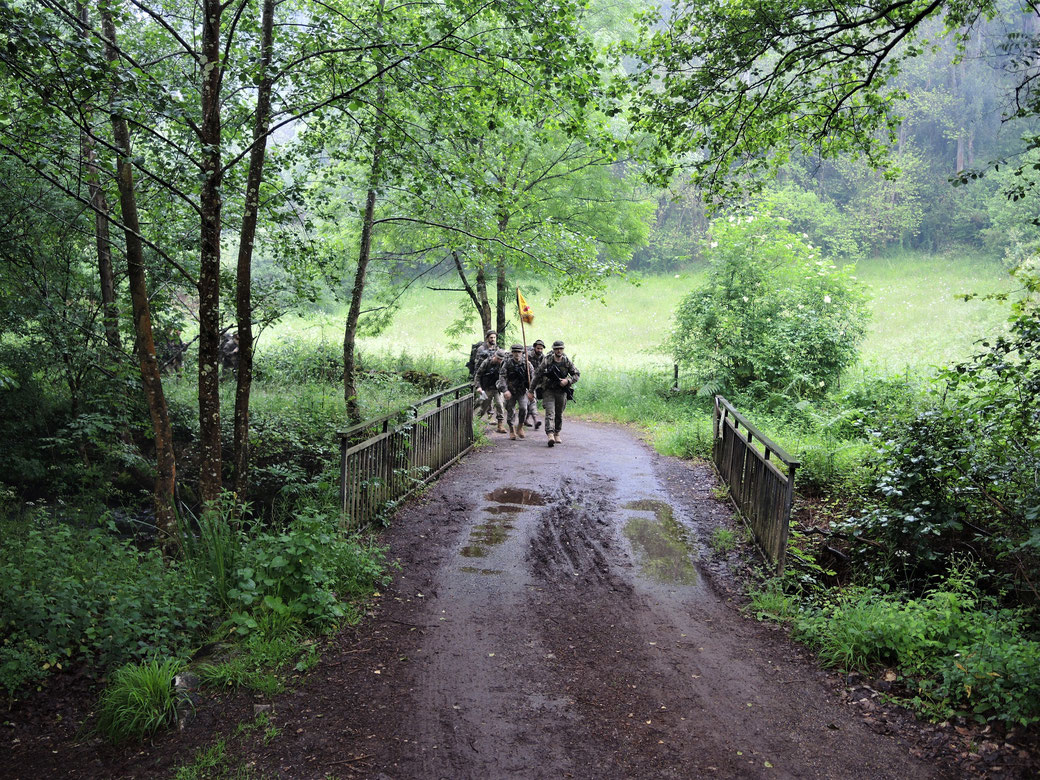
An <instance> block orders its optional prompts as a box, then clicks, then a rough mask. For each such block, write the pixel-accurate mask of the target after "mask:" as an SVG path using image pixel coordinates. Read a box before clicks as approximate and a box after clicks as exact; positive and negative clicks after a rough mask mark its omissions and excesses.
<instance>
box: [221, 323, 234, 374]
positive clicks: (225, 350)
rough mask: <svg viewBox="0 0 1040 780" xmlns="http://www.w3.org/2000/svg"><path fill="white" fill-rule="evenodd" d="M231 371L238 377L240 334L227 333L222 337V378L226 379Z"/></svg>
mask: <svg viewBox="0 0 1040 780" xmlns="http://www.w3.org/2000/svg"><path fill="white" fill-rule="evenodd" d="M229 371H230V372H231V375H232V376H235V377H237V376H238V334H237V333H234V334H232V333H228V332H227V331H225V332H224V333H222V334H221V336H220V378H221V379H226V378H227V374H228V372H229Z"/></svg>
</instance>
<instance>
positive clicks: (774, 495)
mask: <svg viewBox="0 0 1040 780" xmlns="http://www.w3.org/2000/svg"><path fill="white" fill-rule="evenodd" d="M741 426H743V427H744V429H745V430H746V432H747V433H746V434H741V432H740V427H741ZM713 427H714V432H715V437H714V443H713V445H712V460H714V461H715V467H716V468H717V469H718V470H719V474H720V475H721V476H722V479H723V480H724V481H725V482H726V484H727V485H729V491H730V495H731V496H732V497H733V501H734V503H735V504H736V506H737V509H738V510H739V511H740V514H741V515H743V516H744V518H745V519H746V520H747V521H748V523H749V524H750V525H751V531H752V533H753V534H754V535H755V541H756V542H757V543H758V545H759V547H761V548H762V552H764V553H765V554H766V557H767V558H769V560H770V561H771V562H772V563H773V564H774V565H775V566H776V572H777V574H781V573H783V570H784V559H785V557H786V553H787V532H788V529H789V527H790V523H791V501H792V499H793V498H794V473H795V471H796V470H797V468H798V465H799V462H798V461H796V460H794V459H793V458H792V457H791V456H790V455H788V454H787V453H786V452H784V451H783V450H782V449H781V448H780V447H778V446H777V445H776V444H774V443H773V442H772V441H770V439H769V438H768V437H767V436H765V435H763V434H762V433H761V432H760V431H759V430H758V429H757V428H755V426H753V425H752V424H751V423H750V422H749V421H748V420H747V418H745V417H744V416H743V415H742V414H741V413H740V412H738V411H737V410H736V409H735V408H734V407H733V404H731V403H730V402H729V401H727V400H726V399H725V398H723V397H722V396H720V395H717V396H715V414H714V420H713ZM755 441H757V442H758V443H759V444H760V445H761V446H762V449H763V451H759V449H758V447H756V446H755ZM771 455H776V458H777V460H779V461H780V462H781V463H782V464H783V466H784V469H783V470H781V469H780V468H778V467H777V466H776V465H775V464H774V463H773V462H772V461H771V460H770V456H771Z"/></svg>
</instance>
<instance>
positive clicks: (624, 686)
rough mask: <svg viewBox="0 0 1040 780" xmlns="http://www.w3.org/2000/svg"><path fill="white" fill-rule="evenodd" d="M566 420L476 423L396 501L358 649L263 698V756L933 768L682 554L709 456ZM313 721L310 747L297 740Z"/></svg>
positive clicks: (724, 511)
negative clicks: (487, 442) (275, 713)
mask: <svg viewBox="0 0 1040 780" xmlns="http://www.w3.org/2000/svg"><path fill="white" fill-rule="evenodd" d="M565 436H566V439H565V442H566V443H565V444H563V445H561V446H557V447H555V448H553V449H551V450H550V449H548V448H546V447H544V444H541V442H540V441H539V440H538V437H532V438H533V439H534V441H531V440H528V441H508V440H505V439H504V438H495V439H494V440H493V443H492V446H490V447H487V448H483V449H481V450H478V451H477V452H475V453H473V454H472V455H471V456H469V457H468V458H466V459H465V461H463V462H462V463H461V464H460V465H459V466H456V467H454V468H453V469H451V470H450V471H449V472H448V473H447V474H446V475H445V476H444V477H443V478H442V479H441V480H440V481H439V482H438V483H437V484H436V485H435V486H434V487H432V488H431V489H430V491H429V492H428V493H427V495H426V496H425V497H424V498H423V499H422V501H421V502H415V503H412V504H409V505H408V506H406V507H405V508H404V509H403V510H402V511H401V512H400V513H399V514H398V516H397V517H396V518H395V520H394V522H393V525H392V526H391V528H390V529H389V531H388V534H387V539H388V540H389V542H390V544H391V551H392V554H393V556H394V557H396V558H398V559H399V560H400V561H401V562H402V569H401V571H400V572H399V574H398V576H397V577H396V578H395V582H394V584H393V587H392V588H391V589H389V590H388V592H387V593H386V594H384V595H383V596H382V598H381V599H380V604H379V606H378V607H377V608H376V609H375V610H374V614H373V617H372V618H371V623H370V624H368V627H367V628H366V627H365V626H362V628H361V629H359V640H358V643H359V645H360V646H361V648H362V649H363V652H361V653H360V655H358V656H350V655H346V654H345V655H344V659H345V660H344V666H343V667H342V668H337V669H334V670H331V671H328V672H325V673H323V674H322V673H319V674H316V675H315V676H314V678H313V679H312V682H310V683H309V684H308V689H307V690H304V691H301V692H300V693H298V694H297V695H296V696H295V698H290V699H289V700H288V701H287V702H286V703H285V704H284V705H282V710H281V712H280V715H279V723H280V724H282V723H284V725H285V728H286V731H287V733H288V734H290V735H292V734H296V733H298V730H299V732H302V733H300V736H299V738H296V737H291V736H290V737H289V738H287V739H286V743H285V745H284V746H283V749H282V750H281V751H280V755H279V759H280V761H281V763H280V764H279V765H277V766H275V767H273V768H274V769H275V771H274V772H273V774H275V775H276V776H284V777H293V778H296V777H324V776H325V775H326V774H329V773H331V774H334V775H338V774H341V769H342V767H343V766H344V763H345V762H347V763H346V766H348V767H349V772H350V773H349V774H348V776H349V777H371V778H381V779H385V778H401V779H402V780H405V779H406V778H424V779H425V778H453V780H454V779H455V778H495V779H497V778H562V777H569V778H580V779H584V780H592V779H593V778H699V777H731V778H757V777H761V778H780V777H783V778H787V777H798V778H802V777H804V778H872V779H873V778H904V777H911V776H912V777H915V778H918V777H921V778H925V777H932V776H935V771H934V769H933V768H932V767H929V766H928V765H926V764H924V763H922V762H920V761H918V760H916V759H914V758H912V757H911V756H910V755H909V751H908V747H907V746H906V745H905V744H904V743H901V742H899V741H898V740H896V739H894V738H885V737H882V736H879V735H877V734H875V733H873V732H871V731H870V730H869V729H867V728H866V726H865V725H864V724H863V722H862V721H861V720H860V719H859V717H858V716H857V715H856V714H855V713H854V712H853V711H852V710H851V709H850V708H849V707H847V706H843V705H841V704H840V703H839V701H838V698H837V696H836V694H835V691H834V689H833V685H832V684H831V681H832V678H830V677H828V676H827V675H825V674H824V673H822V672H820V671H819V670H818V669H816V668H815V667H814V666H812V664H810V663H807V662H806V661H805V660H804V659H802V658H801V657H800V654H799V652H798V651H797V650H796V649H795V648H793V646H792V645H791V644H790V643H789V642H788V641H787V639H786V637H785V636H784V635H783V634H782V632H778V631H775V630H772V629H770V628H769V627H766V626H763V625H760V624H757V623H754V622H752V621H749V620H747V619H745V618H744V617H743V616H742V615H741V614H740V613H739V612H738V611H737V610H735V609H734V608H733V607H732V606H729V605H727V603H726V602H725V600H724V598H722V597H721V596H720V589H719V588H718V587H717V583H716V584H715V585H713V583H712V581H711V579H710V578H709V576H708V574H707V572H708V571H709V569H708V567H706V566H705V565H703V564H704V562H703V561H701V560H699V556H700V552H701V550H703V548H704V547H705V545H704V538H706V533H707V531H706V529H707V528H708V527H709V525H710V523H712V522H716V521H717V518H718V517H719V516H728V515H729V513H730V511H731V510H730V509H729V508H728V507H726V506H724V505H721V504H719V503H718V502H716V501H714V500H713V499H711V498H710V488H711V485H712V484H713V477H712V476H711V472H710V469H708V468H707V467H704V466H696V465H689V464H679V465H674V464H670V463H669V462H668V461H666V460H665V459H662V458H660V456H657V455H655V454H654V453H652V452H651V451H650V450H649V449H648V448H647V447H646V446H645V445H643V444H642V443H641V442H639V441H638V440H637V439H635V437H634V436H633V435H632V434H631V433H630V432H628V431H626V430H624V429H622V428H619V427H616V426H609V425H598V424H591V423H570V422H569V423H568V427H567V430H566V432H565ZM677 469H678V470H681V471H678V472H677V471H676V470H677ZM676 474H679V476H678V477H677V476H676ZM687 475H690V478H689V479H687ZM679 485H682V489H675V488H673V486H679ZM691 487H692V489H691ZM346 652H347V653H349V652H353V651H349V650H348V651H346ZM346 659H350V660H349V661H348V660H346ZM316 718H321V720H320V721H316V720H314V719H316ZM315 723H319V724H320V726H321V728H322V729H324V730H325V732H324V733H325V734H326V735H327V738H326V743H327V744H326V749H325V750H324V751H321V750H319V749H318V747H317V746H315V744H314V742H315V740H314V739H313V738H312V739H311V740H309V741H308V740H306V735H307V729H309V728H313V727H314V725H315ZM293 739H297V743H296V744H298V745H300V746H301V747H302V746H304V745H306V749H307V751H308V753H309V754H308V755H306V756H304V757H303V758H297V757H296V754H295V753H293V752H292V745H293V744H294V743H293V741H292V740H293ZM255 765H256V767H257V768H258V769H259V770H264V768H265V767H267V768H272V767H271V765H270V764H269V763H267V762H265V761H264V760H262V759H257V760H256V762H255Z"/></svg>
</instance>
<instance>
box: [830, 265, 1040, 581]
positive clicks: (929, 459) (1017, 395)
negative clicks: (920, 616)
mask: <svg viewBox="0 0 1040 780" xmlns="http://www.w3.org/2000/svg"><path fill="white" fill-rule="evenodd" d="M1020 278H1022V279H1023V281H1024V282H1025V284H1026V286H1027V289H1028V294H1027V296H1026V297H1025V298H1023V299H1021V300H1020V301H1019V302H1017V303H1016V304H1015V305H1014V307H1013V312H1012V316H1011V320H1010V322H1009V330H1008V333H1007V334H1006V335H999V336H997V337H996V338H994V339H993V340H992V341H986V342H983V343H982V344H981V345H980V347H981V349H980V351H979V353H978V354H976V355H975V356H974V357H972V358H971V359H969V360H967V361H963V362H961V363H958V364H956V365H954V366H953V367H951V368H950V369H947V370H946V371H944V372H942V374H941V375H940V377H939V379H938V380H937V387H936V394H935V396H934V397H933V399H932V400H931V403H930V404H929V405H928V406H926V407H925V408H923V409H920V410H918V411H915V412H913V413H911V414H909V415H907V416H906V417H905V418H903V419H894V420H892V421H891V422H890V424H888V425H882V426H879V428H878V430H877V434H876V441H877V460H876V463H877V474H878V477H877V490H878V493H879V494H880V498H879V500H878V502H877V504H876V505H875V506H874V507H873V508H872V509H871V510H870V511H868V512H866V513H864V514H862V515H860V516H858V517H855V518H853V519H851V520H850V521H849V522H848V523H847V524H846V530H847V531H848V532H849V533H850V534H852V535H853V537H854V538H855V539H857V540H862V543H861V544H856V545H855V546H854V548H853V550H854V552H856V553H857V554H858V555H859V556H860V557H861V559H863V560H867V561H872V562H874V564H877V563H880V564H881V565H883V566H885V567H886V568H887V570H888V571H890V572H892V573H893V574H894V575H897V576H899V577H900V578H902V579H904V580H905V581H906V582H909V583H913V582H919V581H920V580H921V579H922V578H924V577H927V576H928V575H930V574H934V573H936V572H939V571H942V570H944V569H945V568H946V566H947V561H948V559H949V557H950V556H951V554H953V553H954V552H956V551H958V550H962V551H968V550H970V551H973V553H974V554H977V555H981V556H983V557H984V559H985V560H986V562H987V564H988V565H990V566H992V567H993V568H995V569H997V570H1000V571H1002V572H1003V573H1004V576H1005V577H1006V578H1007V580H1008V585H1009V587H1012V588H1023V589H1030V585H1029V583H1030V582H1031V581H1035V577H1036V574H1037V572H1038V571H1040V556H1038V553H1040V549H1037V546H1036V543H1035V541H1034V540H1035V539H1036V537H1037V534H1036V532H1035V529H1036V526H1037V521H1038V520H1040V491H1038V488H1037V485H1036V483H1035V480H1034V479H1033V476H1032V475H1033V474H1035V473H1036V471H1037V470H1038V468H1040V445H1038V443H1037V442H1038V435H1040V430H1038V427H1037V426H1038V424H1040V402H1038V400H1037V398H1038V396H1040V369H1038V367H1037V365H1036V362H1035V359H1034V356H1035V355H1036V351H1037V347H1038V346H1040V314H1038V308H1037V305H1036V301H1035V294H1036V286H1035V281H1034V278H1033V277H1031V276H1029V275H1028V274H1024V273H1023V274H1021V275H1020ZM1019 578H1021V579H1019Z"/></svg>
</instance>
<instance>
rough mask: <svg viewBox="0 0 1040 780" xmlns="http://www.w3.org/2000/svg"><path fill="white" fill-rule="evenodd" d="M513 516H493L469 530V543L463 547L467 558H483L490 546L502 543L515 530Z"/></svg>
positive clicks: (463, 553)
mask: <svg viewBox="0 0 1040 780" xmlns="http://www.w3.org/2000/svg"><path fill="white" fill-rule="evenodd" d="M511 520H512V518H502V519H500V518H496V517H492V518H490V519H489V520H487V521H486V522H483V523H481V524H480V525H478V526H477V527H476V528H474V529H473V530H472V531H470V532H469V544H467V545H466V546H465V547H463V548H462V555H463V556H465V557H466V558H483V557H484V556H485V555H487V554H488V548H489V547H495V546H496V545H499V544H502V542H504V541H505V540H506V539H508V538H509V532H510V531H512V530H513V527H514V526H513V523H512V522H511Z"/></svg>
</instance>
